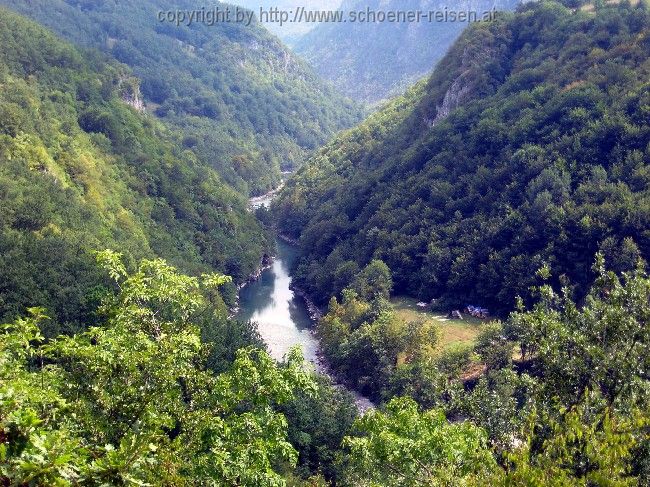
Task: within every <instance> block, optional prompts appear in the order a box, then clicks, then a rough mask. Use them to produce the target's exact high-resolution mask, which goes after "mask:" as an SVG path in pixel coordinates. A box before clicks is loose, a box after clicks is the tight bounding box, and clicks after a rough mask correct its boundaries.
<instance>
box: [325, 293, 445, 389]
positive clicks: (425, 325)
mask: <svg viewBox="0 0 650 487" xmlns="http://www.w3.org/2000/svg"><path fill="white" fill-rule="evenodd" d="M382 282H384V283H385V281H383V280H382ZM317 334H318V337H319V338H320V340H321V345H322V349H323V352H324V353H325V356H326V357H327V359H328V361H329V363H330V365H331V366H332V367H333V368H334V370H335V371H337V372H338V373H340V374H341V375H343V376H344V377H345V378H346V380H347V381H349V383H350V384H351V385H352V386H354V387H355V388H357V389H358V390H360V391H362V392H363V393H364V394H366V395H369V396H370V397H372V398H374V399H379V398H380V397H381V396H382V394H383V393H385V392H386V390H387V388H388V386H389V384H390V382H391V378H392V377H393V376H394V375H395V374H396V373H398V371H399V369H400V368H402V367H404V368H408V367H409V366H410V365H411V364H415V363H417V364H419V363H420V362H426V361H427V360H428V358H429V357H430V356H431V354H432V352H433V350H434V348H435V346H436V343H437V341H438V337H439V331H438V328H437V325H436V324H435V323H434V322H432V321H414V322H408V323H407V322H405V321H404V320H402V319H400V318H399V317H398V316H397V315H396V314H395V312H394V311H393V310H392V309H391V307H390V304H389V303H388V302H387V301H385V300H383V298H382V297H381V296H379V297H378V298H377V299H376V300H375V301H373V302H371V303H368V302H367V301H365V300H363V299H361V298H360V297H359V295H358V294H357V293H356V291H353V290H351V289H348V290H345V291H344V292H343V301H342V303H340V304H339V302H338V301H337V300H336V298H332V300H331V301H330V306H329V309H328V313H327V314H326V315H325V316H324V317H323V318H322V319H321V320H320V322H319V323H318V327H317Z"/></svg>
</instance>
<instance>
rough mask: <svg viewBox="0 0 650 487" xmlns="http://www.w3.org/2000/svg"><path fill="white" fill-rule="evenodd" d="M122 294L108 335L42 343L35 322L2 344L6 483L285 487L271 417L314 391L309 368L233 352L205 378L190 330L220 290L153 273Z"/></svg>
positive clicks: (150, 267) (291, 456)
mask: <svg viewBox="0 0 650 487" xmlns="http://www.w3.org/2000/svg"><path fill="white" fill-rule="evenodd" d="M100 260H101V261H102V263H103V264H104V266H105V267H106V269H107V271H108V273H109V274H110V275H112V276H113V277H114V278H115V279H116V281H117V284H118V285H119V289H120V291H119V293H118V294H117V295H116V296H115V297H114V298H113V299H111V300H109V301H107V302H106V303H105V304H104V306H103V307H102V310H101V312H102V315H103V316H105V317H106V318H105V324H104V325H103V326H101V327H93V328H90V330H89V331H87V332H84V333H81V334H77V335H74V336H70V337H60V338H58V339H56V340H53V341H50V342H49V343H44V342H43V340H42V337H41V335H40V333H39V331H38V322H39V321H41V320H43V319H46V318H45V316H44V315H43V313H42V311H41V310H33V315H32V316H31V317H30V318H28V319H19V320H17V321H16V322H15V323H13V324H10V325H4V326H3V332H2V334H1V335H0V379H1V380H0V480H2V482H3V483H7V484H11V485H197V484H202V485H205V484H216V485H249V486H261V485H268V486H277V485H284V481H283V479H282V477H281V476H280V474H279V473H277V472H276V471H275V470H274V468H275V467H276V466H277V465H278V463H279V462H281V461H284V462H289V463H290V464H291V463H293V462H295V461H296V458H297V456H296V452H295V450H294V449H293V448H292V447H291V444H290V443H288V441H287V439H286V435H287V423H286V420H285V418H284V416H283V415H282V414H280V413H278V412H277V411H276V409H275V405H276V404H282V403H285V402H287V401H289V400H291V399H292V398H293V397H294V392H296V391H304V392H308V391H313V390H314V383H313V381H312V379H311V378H310V376H309V375H308V373H307V372H306V371H305V370H304V369H303V363H302V357H301V356H300V353H299V352H297V351H294V352H292V353H291V354H290V355H289V357H288V359H287V362H286V363H285V364H283V365H282V366H278V365H277V364H276V363H275V362H274V361H273V360H272V359H271V357H270V356H269V355H268V354H266V353H265V352H263V351H260V350H255V349H252V348H248V349H242V350H240V351H239V352H238V353H237V356H236V359H235V360H234V361H233V362H232V364H231V365H230V367H229V368H228V370H227V371H225V372H223V373H221V374H219V375H215V374H213V373H212V372H210V371H208V370H206V368H205V356H206V354H207V350H206V348H205V345H204V344H203V343H202V342H201V338H200V331H199V328H198V326H197V325H196V324H195V322H194V320H193V317H195V316H197V313H201V312H204V310H205V308H206V307H208V308H209V306H210V298H209V296H208V295H207V293H206V292H205V290H204V289H203V287H204V286H206V287H208V288H213V287H214V285H215V283H217V282H219V281H224V279H223V278H221V277H219V276H207V278H206V279H203V280H201V281H200V280H198V279H197V278H191V277H187V276H183V275H180V274H178V273H177V272H176V270H175V269H174V268H172V267H170V266H169V265H168V264H166V263H165V262H164V261H162V260H144V261H142V262H141V263H140V265H139V266H138V269H137V271H136V272H135V273H133V274H131V275H127V274H126V273H125V270H124V269H125V267H124V265H123V264H122V263H121V261H120V260H119V259H118V258H116V255H115V254H113V253H110V252H104V253H102V254H100Z"/></svg>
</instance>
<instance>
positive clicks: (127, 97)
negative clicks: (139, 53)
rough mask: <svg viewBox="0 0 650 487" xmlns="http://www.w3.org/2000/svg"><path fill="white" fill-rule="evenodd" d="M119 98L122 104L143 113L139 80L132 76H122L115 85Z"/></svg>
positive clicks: (143, 106) (143, 107) (143, 105)
mask: <svg viewBox="0 0 650 487" xmlns="http://www.w3.org/2000/svg"><path fill="white" fill-rule="evenodd" d="M117 89H118V92H119V94H120V98H121V99H122V101H123V102H124V103H126V104H127V105H129V106H131V107H133V108H134V109H135V110H137V111H138V112H144V111H145V109H146V107H145V104H144V100H143V99H142V94H141V93H140V80H139V79H137V78H134V77H132V76H122V77H121V78H120V79H119V81H118V84H117Z"/></svg>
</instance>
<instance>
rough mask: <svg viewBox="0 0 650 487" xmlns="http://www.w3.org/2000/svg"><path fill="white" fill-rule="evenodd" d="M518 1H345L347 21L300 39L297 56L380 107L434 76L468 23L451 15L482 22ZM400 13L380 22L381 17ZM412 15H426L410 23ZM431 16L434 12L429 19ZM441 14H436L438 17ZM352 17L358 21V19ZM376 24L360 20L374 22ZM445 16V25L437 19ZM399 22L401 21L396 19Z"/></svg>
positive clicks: (320, 27)
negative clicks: (485, 17)
mask: <svg viewBox="0 0 650 487" xmlns="http://www.w3.org/2000/svg"><path fill="white" fill-rule="evenodd" d="M519 3H520V1H519V0H462V1H460V2H450V1H449V0H344V2H343V4H342V6H341V10H342V12H343V13H344V15H345V16H344V19H345V21H341V22H325V23H322V24H320V25H318V26H317V27H316V28H315V29H313V30H312V31H311V32H308V33H307V34H305V35H304V36H303V37H302V38H300V39H299V40H298V41H297V42H296V43H295V46H294V49H295V51H296V52H298V53H299V54H300V55H302V56H303V57H304V58H305V59H306V60H307V61H309V62H310V63H311V64H312V65H313V66H314V67H315V68H316V71H317V72H318V73H319V74H320V75H321V76H323V77H325V78H327V79H329V80H331V81H332V82H333V83H334V85H335V86H336V87H337V88H338V89H339V90H341V91H342V92H343V93H345V94H347V95H348V96H350V97H352V98H353V99H355V100H357V101H360V102H365V103H370V104H373V103H376V102H379V101H381V100H383V99H386V98H387V97H389V96H393V95H396V94H399V93H401V92H402V91H404V89H406V87H407V86H409V85H410V84H412V83H414V82H415V81H416V80H418V79H419V78H422V77H423V76H425V75H426V74H427V73H429V72H430V71H431V69H432V67H433V66H434V65H435V63H436V62H437V61H439V60H440V59H441V58H442V57H443V56H444V55H445V53H446V52H447V50H448V49H449V47H450V46H451V44H452V43H453V42H454V40H456V38H457V37H458V36H459V35H460V33H461V32H462V30H463V29H464V28H465V27H466V26H467V25H468V24H467V22H466V21H453V20H451V19H452V16H453V15H454V14H456V15H458V17H457V18H461V20H463V19H462V17H460V16H462V15H467V16H468V17H469V16H471V15H474V14H472V13H471V12H474V13H476V15H477V18H478V19H480V18H481V17H482V16H483V14H484V13H486V12H488V13H489V12H490V11H492V10H493V9H496V10H498V11H501V10H512V9H513V8H514V7H515V6H516V5H518V4H519ZM390 12H393V13H394V14H395V15H397V14H401V15H402V18H401V19H399V18H398V19H397V20H399V21H396V22H389V21H387V20H384V21H383V22H382V21H381V14H388V13H390ZM407 12H413V13H414V14H415V13H420V14H422V18H421V19H420V21H413V22H408V21H404V20H408V19H407V18H406V17H405V15H406V13H407ZM429 12H432V14H431V15H430V16H429ZM436 13H437V14H436ZM350 14H352V15H353V16H354V17H356V21H353V20H355V19H353V18H352V17H351V16H350ZM373 14H374V15H375V17H374V18H375V19H376V20H377V21H376V22H372V21H368V22H361V21H359V19H363V20H365V19H371V20H372V19H373V17H372V15H373ZM436 15H440V17H439V18H440V19H441V21H437V20H436V19H438V17H436ZM396 18H397V17H396Z"/></svg>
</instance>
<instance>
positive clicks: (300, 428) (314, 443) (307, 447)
mask: <svg viewBox="0 0 650 487" xmlns="http://www.w3.org/2000/svg"><path fill="white" fill-rule="evenodd" d="M316 381H317V386H318V387H317V390H316V393H303V392H299V393H298V394H296V397H295V399H293V400H291V401H289V402H288V403H287V404H285V405H284V406H283V407H282V408H281V411H282V412H283V413H284V415H285V416H286V418H287V422H288V424H289V429H288V439H289V441H290V442H291V444H292V445H293V446H294V448H296V450H298V464H299V467H298V472H299V473H300V474H301V475H302V476H303V477H310V475H311V474H313V473H319V474H322V475H323V477H324V478H325V479H326V480H328V481H330V482H332V483H336V484H337V483H338V482H340V481H341V477H342V470H343V467H342V465H344V464H345V457H344V455H343V452H342V441H343V438H344V436H345V435H347V434H348V432H349V431H350V428H351V427H352V424H353V423H354V420H355V419H356V418H357V414H358V411H357V407H356V405H355V404H354V402H353V398H352V397H351V395H350V394H349V393H348V392H346V391H344V390H342V389H340V388H338V387H334V386H332V384H331V382H330V381H329V380H328V379H326V378H325V377H322V376H320V377H317V378H316ZM310 485H311V484H310Z"/></svg>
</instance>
